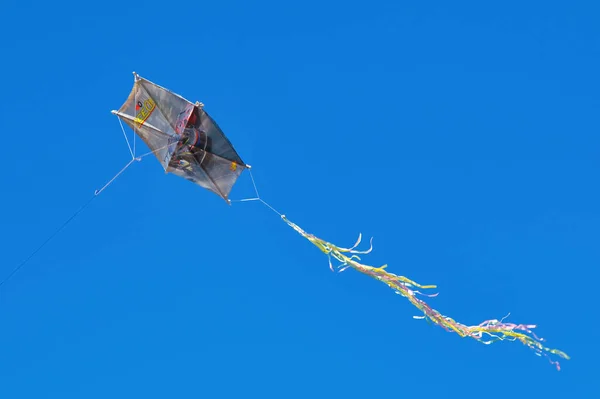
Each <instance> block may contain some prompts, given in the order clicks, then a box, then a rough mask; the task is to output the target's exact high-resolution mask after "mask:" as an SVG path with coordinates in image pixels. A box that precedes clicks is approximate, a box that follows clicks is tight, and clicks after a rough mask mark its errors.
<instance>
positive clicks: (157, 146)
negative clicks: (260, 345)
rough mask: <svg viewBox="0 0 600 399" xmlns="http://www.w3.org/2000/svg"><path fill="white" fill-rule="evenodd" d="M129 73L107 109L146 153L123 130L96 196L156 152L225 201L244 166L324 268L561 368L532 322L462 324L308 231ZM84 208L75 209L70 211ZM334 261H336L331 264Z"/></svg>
mask: <svg viewBox="0 0 600 399" xmlns="http://www.w3.org/2000/svg"><path fill="white" fill-rule="evenodd" d="M133 74H134V84H133V88H132V89H131V92H130V93H129V96H128V97H127V99H126V101H125V102H124V103H123V105H122V106H121V107H120V108H119V109H118V110H115V111H112V112H113V114H115V115H117V116H118V118H119V120H120V121H122V122H124V123H125V124H126V125H128V126H129V127H130V128H131V129H132V130H133V131H134V133H135V134H136V135H137V136H139V137H140V138H141V139H142V140H143V141H144V143H145V144H146V145H147V146H148V148H149V149H150V152H148V153H146V154H144V155H142V156H136V155H135V140H134V143H133V149H132V146H131V145H130V143H129V140H128V138H127V134H126V133H125V130H124V129H123V134H124V135H125V139H126V140H127V145H128V147H129V150H130V153H131V156H132V159H131V161H129V163H128V164H127V165H126V166H125V167H124V168H123V169H122V170H121V171H120V172H119V173H117V174H116V175H115V177H113V178H112V179H111V180H110V181H109V182H108V183H107V184H106V185H105V186H104V187H102V188H101V189H100V190H96V192H95V193H94V197H95V196H97V195H99V194H100V193H101V192H102V191H103V190H104V189H105V188H106V187H107V186H108V185H109V184H111V183H112V182H113V181H114V180H115V179H116V178H117V177H118V176H119V175H120V174H121V173H123V171H124V170H125V169H127V167H128V166H129V165H131V164H132V162H133V161H140V160H141V158H143V157H145V156H148V155H154V156H156V158H157V159H158V161H159V162H160V164H161V165H162V167H163V168H164V170H165V172H166V173H173V174H175V175H177V176H180V177H182V178H185V179H187V180H189V181H191V182H193V183H195V184H197V185H199V186H201V187H203V188H205V189H207V190H209V191H211V192H213V193H215V194H216V195H218V196H219V197H221V198H223V199H224V200H225V201H226V202H227V203H228V204H231V202H232V201H231V200H230V199H229V194H230V192H231V190H232V188H233V186H234V184H235V182H236V181H237V179H238V178H239V177H240V176H241V174H242V172H243V171H244V170H248V171H249V173H250V177H251V179H252V183H253V185H254V189H255V191H256V197H253V198H248V199H244V200H238V201H260V202H262V203H263V204H264V205H266V206H267V207H269V208H270V209H271V210H272V211H274V212H275V213H277V214H278V215H279V216H280V217H281V219H282V220H283V221H284V222H285V223H286V224H287V225H288V226H290V227H291V228H293V229H294V230H295V231H296V232H298V233H299V234H300V235H301V236H302V237H304V238H306V239H307V240H308V241H309V242H311V243H312V244H314V245H315V246H316V247H317V248H318V249H320V250H321V251H322V252H323V253H325V254H326V255H327V257H328V259H329V267H330V268H331V270H332V271H333V270H335V269H338V271H339V272H342V271H344V270H346V269H348V268H352V269H354V270H356V271H358V272H360V273H363V274H365V275H367V276H369V277H372V278H374V279H376V280H378V281H381V282H383V283H385V284H386V285H388V286H389V287H390V288H391V289H392V290H394V292H395V293H396V294H399V295H401V296H403V297H405V298H406V299H407V300H408V301H409V302H410V303H411V304H412V305H414V306H415V307H416V308H417V309H418V310H420V311H421V313H422V314H421V315H419V316H413V318H415V319H425V320H427V321H429V322H432V323H434V324H437V325H439V326H441V327H442V328H444V329H445V330H446V331H449V332H454V333H457V334H458V335H459V336H461V337H469V338H473V339H475V340H477V341H479V342H481V343H484V344H491V343H493V342H496V341H503V340H508V341H517V340H518V341H520V342H521V343H522V344H524V345H526V346H528V347H529V348H531V349H532V350H534V352H535V354H536V355H538V356H545V357H547V358H548V359H549V361H550V363H552V364H554V365H555V366H556V368H557V369H558V370H560V364H559V362H558V361H556V360H554V359H553V357H552V356H551V355H555V356H558V357H560V358H563V359H569V356H568V355H567V354H566V353H564V352H562V351H560V350H557V349H551V348H548V347H546V346H545V345H544V344H543V342H544V339H542V338H539V337H538V336H536V335H535V333H533V331H532V329H533V328H535V327H536V326H535V325H531V324H513V323H506V322H505V321H504V320H505V318H506V317H505V318H502V319H501V320H496V319H493V320H487V321H484V322H482V323H481V324H478V325H473V326H467V325H464V324H461V323H459V322H457V321H455V320H453V319H452V318H450V317H447V316H444V315H442V314H441V313H440V312H438V311H437V310H435V309H432V308H431V307H430V306H429V305H428V304H427V303H426V302H425V301H424V300H422V299H421V298H420V297H423V296H426V297H435V296H437V293H434V294H425V293H423V292H421V291H420V290H428V289H433V288H437V287H436V286H435V285H421V284H418V283H416V282H414V281H412V280H410V279H408V278H406V277H404V276H399V275H396V274H393V273H390V272H388V271H387V269H386V267H387V265H383V266H380V267H374V266H369V265H366V264H363V263H361V262H360V261H361V258H360V255H364V254H368V253H370V252H371V250H372V248H373V247H372V245H371V247H370V248H369V249H367V250H363V251H360V250H357V249H356V248H357V246H358V245H359V244H360V242H361V238H362V236H361V235H359V237H358V240H357V242H356V243H355V244H354V246H352V247H350V248H342V247H338V246H336V245H334V244H332V243H330V242H327V241H325V240H322V239H320V238H318V237H316V236H314V235H312V234H309V233H307V232H306V231H304V230H303V229H301V228H300V227H299V226H298V225H296V224H294V223H293V222H291V221H290V220H289V219H288V218H287V217H286V216H285V215H284V214H281V213H279V212H278V211H277V210H275V208H273V207H272V206H271V205H269V204H268V203H267V202H266V201H264V200H263V199H262V198H261V197H260V196H259V194H258V189H257V187H256V184H255V182H254V178H253V177H252V172H251V170H250V169H251V167H250V165H248V164H246V163H245V162H244V161H243V160H242V159H241V157H240V156H239V154H238V153H237V151H236V150H235V148H234V147H233V145H232V144H231V142H230V141H229V140H228V139H227V137H226V136H225V134H224V133H223V131H222V130H221V129H220V128H219V126H218V125H217V123H216V122H215V121H214V120H213V119H212V118H211V117H210V115H209V114H208V113H207V112H206V111H205V110H204V104H202V103H200V102H195V103H192V102H190V101H188V100H186V99H185V98H183V97H182V96H180V95H178V94H176V93H174V92H172V91H170V90H168V89H166V88H164V87H161V86H159V85H157V84H155V83H153V82H151V81H149V80H147V79H144V78H142V77H140V76H139V75H138V74H136V73H135V72H134V73H133ZM121 127H122V128H123V125H122V123H121ZM134 139H135V135H134ZM94 197H92V199H93V198H94ZM86 205H87V204H86ZM86 205H84V207H85V206H86ZM84 207H82V208H81V209H80V210H79V211H77V212H76V213H75V215H76V214H77V213H79V212H80V211H81V210H82V209H83V208H84ZM75 215H73V216H72V217H71V219H72V218H73V217H74V216H75ZM69 220H70V219H69ZM69 220H68V221H69ZM68 221H67V222H68ZM65 224H66V223H65ZM62 227H64V225H63V226H61V229H62ZM59 231H60V229H59ZM57 232H58V231H57ZM55 234H56V233H55ZM47 241H48V240H47ZM47 241H46V242H47ZM44 244H45V243H44ZM44 244H43V245H44ZM40 248H41V247H40ZM40 248H38V249H37V250H36V251H35V252H37V251H38V250H39V249H40ZM35 252H34V254H35ZM31 256H33V254H32V255H31ZM31 256H30V257H31ZM28 259H29V258H28ZM28 259H26V260H25V261H24V262H23V263H22V264H21V265H19V266H18V267H17V268H16V269H15V270H13V273H11V274H10V275H9V277H7V278H6V279H5V280H3V281H2V282H0V285H2V284H3V283H4V282H5V281H6V280H7V279H8V278H10V276H12V274H14V273H15V272H16V271H17V270H18V269H19V268H20V267H21V266H22V265H23V264H24V263H25V262H26V261H27V260H28ZM335 261H337V262H339V264H337V265H335V266H334V262H335Z"/></svg>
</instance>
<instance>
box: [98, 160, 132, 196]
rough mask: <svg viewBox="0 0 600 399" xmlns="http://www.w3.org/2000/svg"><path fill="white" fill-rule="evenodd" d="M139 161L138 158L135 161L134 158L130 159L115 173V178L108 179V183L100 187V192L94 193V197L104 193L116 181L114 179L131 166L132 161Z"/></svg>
mask: <svg viewBox="0 0 600 399" xmlns="http://www.w3.org/2000/svg"><path fill="white" fill-rule="evenodd" d="M139 160H140V158H137V159H136V158H133V159H131V160H130V161H129V162H127V165H125V167H123V169H121V170H120V171H119V173H117V174H116V175H115V176H114V177H113V178H112V179H110V180H109V181H108V183H106V184H105V185H104V186H103V187H102V188H101V189H100V190H96V191H94V195H95V196H98V195H99V194H100V193H101V192H102V191H104V190H105V189H106V187H108V186H110V185H111V184H112V182H114V181H115V180H116V178H117V177H119V176H121V174H122V173H123V172H125V170H126V169H127V168H128V167H130V166H131V164H132V163H133V161H139Z"/></svg>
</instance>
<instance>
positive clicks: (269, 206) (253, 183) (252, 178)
mask: <svg viewBox="0 0 600 399" xmlns="http://www.w3.org/2000/svg"><path fill="white" fill-rule="evenodd" d="M248 173H249V174H250V179H251V180H252V186H253V187H254V192H255V193H256V197H251V198H242V199H238V200H231V202H248V201H260V202H262V204H263V205H265V206H266V207H268V208H269V209H270V210H272V211H273V212H275V213H276V214H277V215H279V216H283V215H282V214H281V213H280V212H279V211H278V210H277V209H275V208H274V207H273V206H271V204H269V203H268V202H267V201H265V200H264V199H262V197H261V196H260V194H259V193H258V187H257V186H256V181H255V180H254V175H253V174H252V169H250V168H248Z"/></svg>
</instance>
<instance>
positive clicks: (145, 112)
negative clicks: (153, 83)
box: [135, 98, 156, 126]
mask: <svg viewBox="0 0 600 399" xmlns="http://www.w3.org/2000/svg"><path fill="white" fill-rule="evenodd" d="M135 108H136V111H137V114H136V115H135V122H136V123H137V124H138V126H142V125H143V124H144V123H145V122H146V120H147V119H148V118H149V117H150V115H152V112H154V109H155V108H156V103H155V102H154V100H153V99H151V98H148V99H147V100H145V101H144V102H141V101H139V102H138V103H137V104H136V107H135Z"/></svg>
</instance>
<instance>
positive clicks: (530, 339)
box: [281, 215, 570, 370]
mask: <svg viewBox="0 0 600 399" xmlns="http://www.w3.org/2000/svg"><path fill="white" fill-rule="evenodd" d="M281 218H282V219H283V220H284V221H285V222H286V223H287V224H288V225H289V226H290V227H292V228H293V229H294V230H296V231H297V232H298V233H299V234H300V235H302V236H303V237H304V238H306V239H307V240H309V241H310V242H311V243H313V244H314V245H315V246H316V247H317V248H319V249H320V250H321V251H322V252H323V253H325V254H326V255H327V257H328V258H329V268H330V269H331V270H332V271H333V270H334V266H333V262H332V258H333V259H334V260H337V261H338V262H340V264H339V265H337V266H336V267H335V268H337V269H338V270H339V272H342V271H344V270H346V269H347V268H349V267H351V268H353V269H355V270H358V271H359V272H361V273H363V274H366V275H368V276H370V277H372V278H374V279H376V280H379V281H382V282H383V283H385V284H387V285H388V286H389V287H390V288H391V289H393V290H394V291H395V292H396V293H397V294H399V295H402V296H403V297H405V298H407V299H408V300H409V302H410V303H412V304H413V305H414V306H415V307H416V308H417V309H419V310H420V311H422V312H423V316H413V318H415V319H426V320H430V321H432V322H433V323H435V324H438V325H439V326H441V327H442V328H444V329H445V330H446V331H449V332H455V333H457V334H458V335H460V336H461V337H469V338H473V339H475V340H477V341H479V342H481V343H483V344H491V343H493V342H495V341H503V340H508V341H515V340H519V341H521V343H522V344H524V345H526V346H528V347H529V348H531V349H532V350H534V351H535V353H536V355H538V356H545V357H546V358H548V360H549V361H550V363H551V364H553V365H555V366H556V368H557V370H560V364H559V362H558V361H554V360H552V358H551V357H550V356H549V354H553V355H557V356H559V357H561V358H563V359H570V358H569V356H568V355H567V354H566V353H564V352H562V351H560V350H557V349H550V348H547V347H546V346H544V345H543V344H542V342H543V341H544V339H542V338H539V337H537V336H536V335H535V334H534V333H533V332H532V331H531V329H533V328H535V327H536V326H535V325H531V324H513V323H505V322H504V319H505V318H506V317H507V316H508V315H507V316H506V317H504V318H502V319H501V320H495V319H494V320H486V321H484V322H483V323H481V324H479V325H476V326H466V325H464V324H461V323H458V322H456V321H455V320H453V319H452V318H450V317H447V316H444V315H442V314H441V313H440V312H438V311H437V310H435V309H432V308H431V307H430V306H429V305H428V304H427V303H426V302H424V301H423V300H421V299H419V298H418V297H417V295H422V296H428V297H435V296H437V295H438V294H437V293H434V294H423V293H422V292H420V291H418V290H417V289H422V290H427V289H431V288H437V287H436V286H435V285H421V284H418V283H416V282H414V281H412V280H410V279H408V278H406V277H404V276H397V275H395V274H393V273H389V272H387V271H386V270H385V268H386V267H387V265H383V266H380V267H373V266H367V265H363V264H362V263H359V262H358V261H359V260H361V259H360V257H359V255H362V254H368V253H370V252H371V250H372V249H373V246H372V242H371V246H370V248H369V249H368V250H365V251H358V250H356V249H355V248H356V247H358V245H359V244H360V242H361V239H362V235H361V234H359V236H358V240H357V241H356V243H355V244H354V245H353V246H352V247H351V248H341V247H338V246H336V245H333V244H331V243H329V242H327V241H325V240H322V239H320V238H318V237H316V236H314V235H312V234H309V233H307V232H305V231H304V230H302V229H301V228H300V227H299V226H298V225H296V224H294V223H292V222H291V221H289V220H288V219H287V218H286V217H285V215H281ZM346 254H349V255H350V256H348V255H346ZM484 336H488V337H484Z"/></svg>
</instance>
